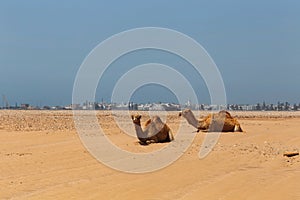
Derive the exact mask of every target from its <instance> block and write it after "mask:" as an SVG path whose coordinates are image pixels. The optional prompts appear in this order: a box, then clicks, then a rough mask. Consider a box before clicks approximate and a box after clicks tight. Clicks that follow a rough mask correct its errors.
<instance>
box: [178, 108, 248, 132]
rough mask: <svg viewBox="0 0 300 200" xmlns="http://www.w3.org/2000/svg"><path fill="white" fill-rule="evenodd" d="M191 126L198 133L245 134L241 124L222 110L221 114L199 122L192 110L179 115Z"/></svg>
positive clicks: (208, 116)
mask: <svg viewBox="0 0 300 200" xmlns="http://www.w3.org/2000/svg"><path fill="white" fill-rule="evenodd" d="M179 116H183V117H184V118H185V119H186V120H187V121H188V123H189V124H190V125H192V126H193V127H195V128H196V129H197V132H199V131H200V130H201V131H206V132H219V131H221V132H243V130H242V128H241V125H240V123H239V122H238V121H237V119H235V118H233V117H232V116H231V115H230V113H229V112H227V111H225V110H222V111H220V112H219V113H215V114H209V115H207V116H206V117H205V118H203V119H200V120H197V119H196V118H195V116H194V114H193V112H192V111H191V110H190V109H185V110H183V111H181V112H180V113H179Z"/></svg>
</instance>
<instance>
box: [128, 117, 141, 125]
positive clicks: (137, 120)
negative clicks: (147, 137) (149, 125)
mask: <svg viewBox="0 0 300 200" xmlns="http://www.w3.org/2000/svg"><path fill="white" fill-rule="evenodd" d="M141 118H142V116H141V115H139V114H134V115H131V119H132V121H133V123H135V124H138V125H140V124H141Z"/></svg>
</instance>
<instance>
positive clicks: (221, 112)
mask: <svg viewBox="0 0 300 200" xmlns="http://www.w3.org/2000/svg"><path fill="white" fill-rule="evenodd" d="M219 113H220V114H225V115H229V116H230V117H231V114H230V113H229V112H228V111H227V110H221V111H220V112H219Z"/></svg>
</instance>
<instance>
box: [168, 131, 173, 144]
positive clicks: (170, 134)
mask: <svg viewBox="0 0 300 200" xmlns="http://www.w3.org/2000/svg"><path fill="white" fill-rule="evenodd" d="M168 137H169V141H170V142H171V141H173V140H174V136H173V133H172V131H171V130H169V132H168Z"/></svg>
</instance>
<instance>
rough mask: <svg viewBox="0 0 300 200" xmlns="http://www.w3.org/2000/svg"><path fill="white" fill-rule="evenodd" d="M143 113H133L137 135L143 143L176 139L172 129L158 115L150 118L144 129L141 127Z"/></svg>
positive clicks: (132, 117)
mask: <svg viewBox="0 0 300 200" xmlns="http://www.w3.org/2000/svg"><path fill="white" fill-rule="evenodd" d="M141 117H142V116H141V115H138V114H136V115H131V119H132V121H133V123H134V127H135V131H136V135H137V137H138V139H139V140H140V143H141V144H144V145H146V144H150V143H158V142H171V141H172V140H174V137H173V134H172V131H171V129H170V128H169V127H168V125H167V124H164V123H163V122H162V121H161V119H160V118H159V117H158V116H154V117H152V119H148V120H147V121H146V123H145V125H144V128H143V129H144V130H143V129H142V127H141Z"/></svg>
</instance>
